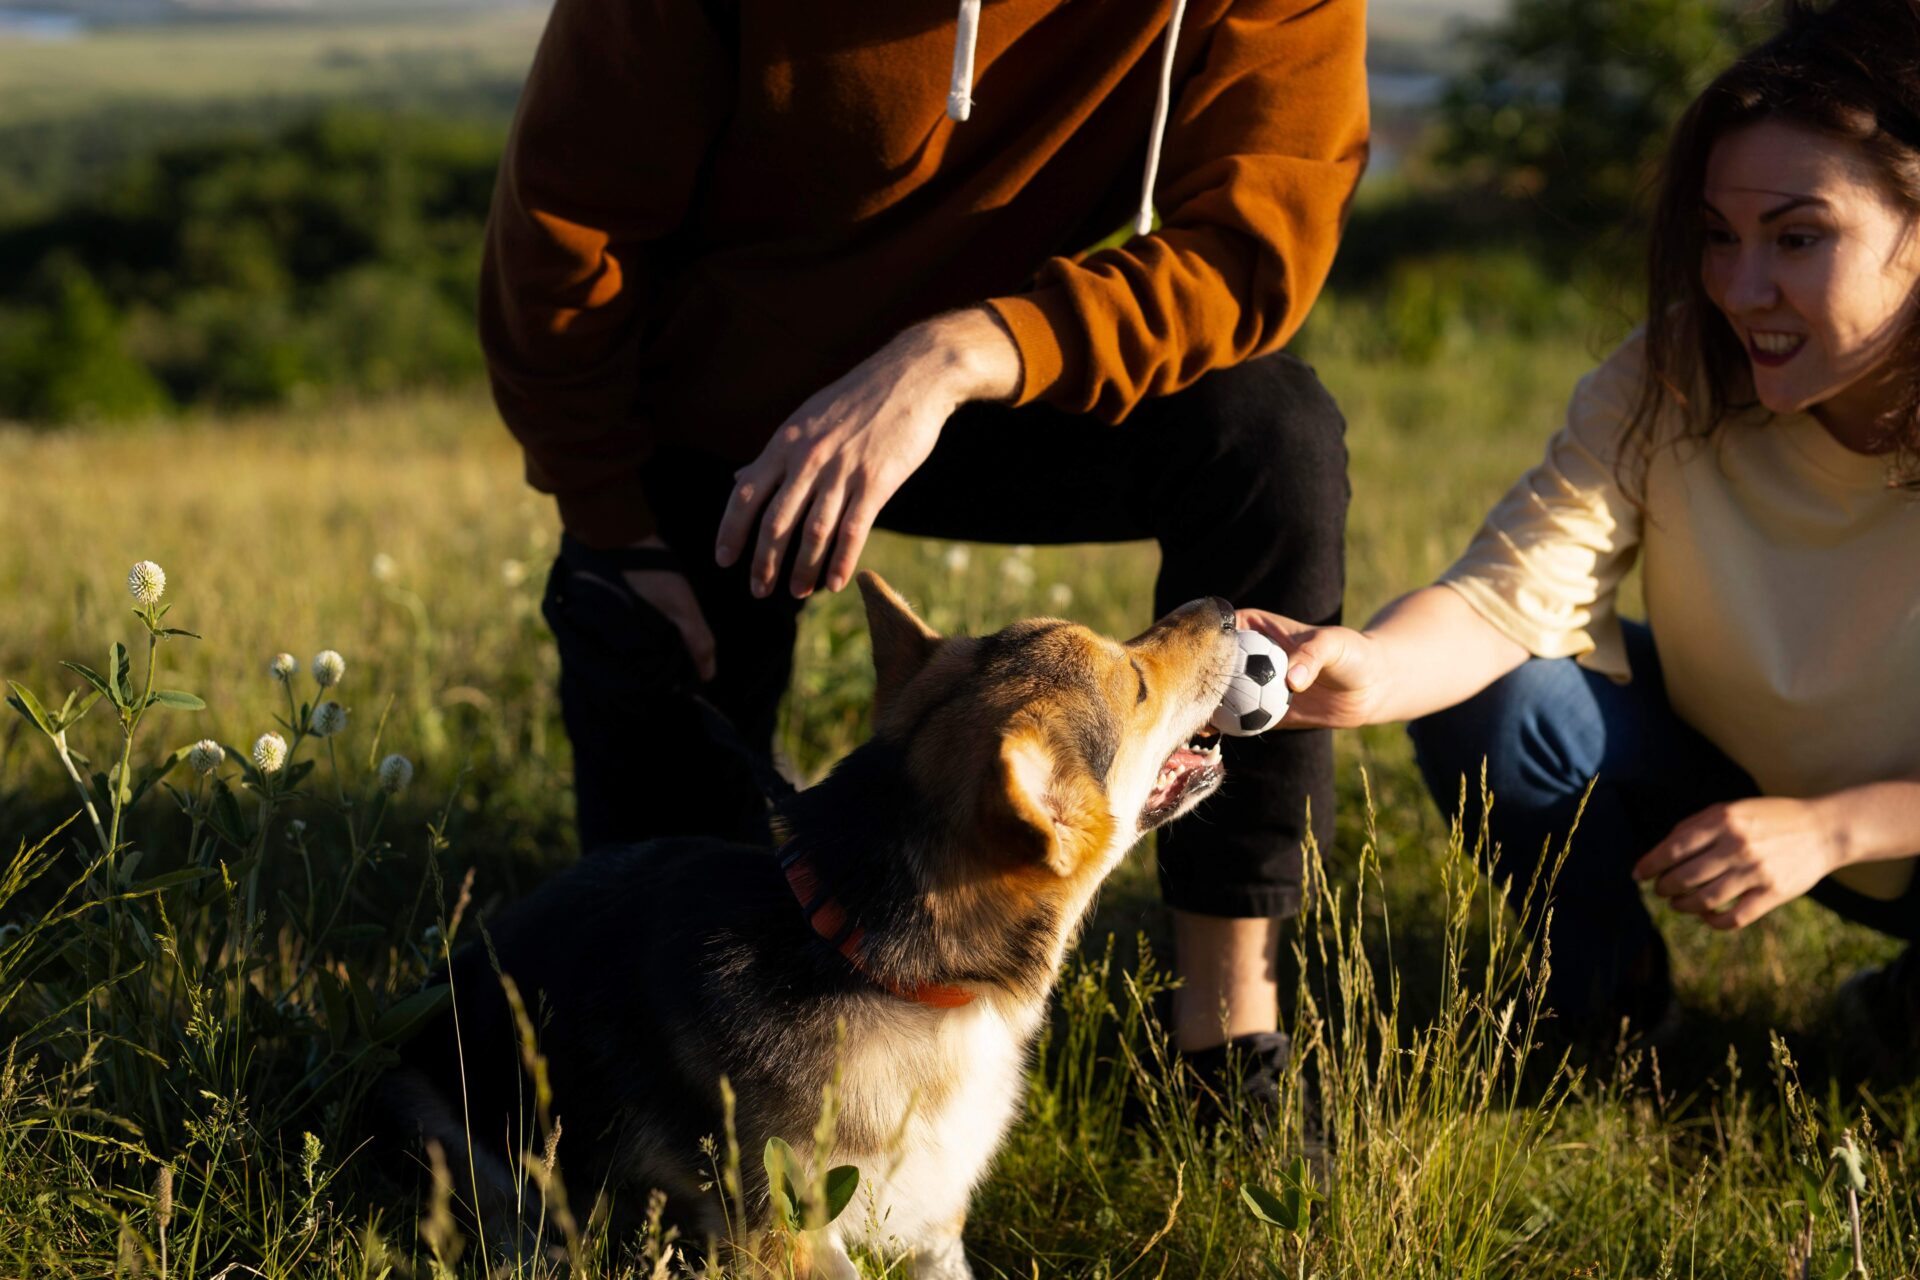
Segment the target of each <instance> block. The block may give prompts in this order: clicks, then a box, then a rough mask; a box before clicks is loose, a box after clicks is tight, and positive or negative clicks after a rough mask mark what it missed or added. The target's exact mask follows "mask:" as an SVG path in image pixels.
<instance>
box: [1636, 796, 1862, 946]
mask: <svg viewBox="0 0 1920 1280" xmlns="http://www.w3.org/2000/svg"><path fill="white" fill-rule="evenodd" d="M1844 860H1845V839H1844V835H1843V833H1842V832H1841V830H1840V828H1839V826H1838V825H1837V824H1836V823H1835V822H1834V820H1833V819H1832V818H1831V817H1829V816H1828V810H1827V809H1826V807H1825V806H1824V805H1822V804H1821V803H1820V802H1819V801H1817V800H1800V799H1794V798H1792V797H1789V796H1757V797H1754V798H1752V799H1748V800H1735V801H1733V802H1731V803H1728V804H1716V805H1713V806H1711V807H1709V808H1706V809H1702V810H1701V811H1700V812H1699V813H1696V814H1694V815H1693V816H1692V817H1691V818H1688V819H1686V820H1685V821H1684V822H1682V823H1680V825H1678V826H1676V827H1675V828H1674V829H1673V832H1672V834H1670V835H1669V836H1668V837H1667V838H1666V839H1665V840H1662V841H1661V842H1660V843H1659V844H1657V845H1655V846H1654V847H1653V848H1652V849H1650V850H1648V851H1647V853H1646V854H1645V856H1643V857H1642V858H1641V859H1640V861H1639V862H1637V863H1635V864H1634V867H1633V874H1634V878H1635V879H1637V880H1652V881H1653V888H1654V892H1656V893H1658V894H1659V895H1660V896H1661V897H1663V898H1665V899H1666V900H1667V902H1668V905H1670V906H1672V907H1673V909H1674V910H1675V911H1685V912H1687V913H1688V914H1689V915H1696V916H1699V917H1700V918H1701V919H1702V920H1704V921H1706V922H1707V923H1708V924H1709V925H1712V926H1713V927H1714V928H1716V929H1744V928H1745V927H1746V926H1748V925H1750V924H1752V923H1753V922H1754V921H1755V920H1758V919H1759V918H1760V917H1761V916H1764V915H1765V914H1767V912H1769V911H1771V910H1773V909H1774V908H1775V907H1777V906H1779V905H1780V904H1781V903H1783V902H1792V901H1793V900H1794V899H1795V898H1797V897H1799V896H1800V895H1801V894H1803V893H1805V892H1806V891H1807V890H1809V889H1811V888H1813V886H1814V885H1815V884H1817V883H1818V882H1819V881H1820V879H1821V878H1822V877H1823V876H1825V875H1827V874H1828V873H1829V872H1831V871H1832V870H1833V869H1834V868H1835V867H1837V866H1839V865H1841V863H1842V862H1843V861H1844Z"/></svg>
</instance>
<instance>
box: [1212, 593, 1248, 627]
mask: <svg viewBox="0 0 1920 1280" xmlns="http://www.w3.org/2000/svg"><path fill="white" fill-rule="evenodd" d="M1208 599H1209V600H1211V601H1212V603H1213V607H1214V608H1215V609H1218V610H1219V611H1220V629H1221V630H1222V631H1225V632H1227V633H1229V634H1231V633H1233V632H1235V631H1238V630H1239V629H1240V615H1239V614H1237V613H1235V612H1234V609H1233V602H1232V601H1231V600H1223V599H1221V598H1220V597H1219V596H1209V597H1208Z"/></svg>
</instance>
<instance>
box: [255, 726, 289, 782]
mask: <svg viewBox="0 0 1920 1280" xmlns="http://www.w3.org/2000/svg"><path fill="white" fill-rule="evenodd" d="M253 762H254V763H255V764H256V765H258V766H260V772H262V773H278V772H280V770H281V769H282V768H284V767H285V766H286V763H287V740H286V739H285V738H283V737H281V736H280V735H279V734H277V733H263V734H261V735H260V736H259V737H258V738H257V739H255V740H254V744H253Z"/></svg>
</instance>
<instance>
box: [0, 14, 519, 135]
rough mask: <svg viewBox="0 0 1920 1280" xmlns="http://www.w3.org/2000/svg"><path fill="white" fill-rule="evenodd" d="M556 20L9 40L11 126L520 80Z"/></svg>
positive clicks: (1, 63) (486, 18)
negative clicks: (97, 114) (126, 110)
mask: <svg viewBox="0 0 1920 1280" xmlns="http://www.w3.org/2000/svg"><path fill="white" fill-rule="evenodd" d="M545 20H546V15H545V13H544V11H543V10H540V9H537V8H528V9H519V10H506V11H501V12H491V13H436V14H434V15H433V16H431V17H426V18H407V17H402V16H390V17H384V18H380V17H375V18H369V17H365V16H359V17H355V18H353V19H352V20H350V21H342V22H333V23H329V22H319V21H315V22H295V21H287V22H273V23H232V24H206V25H192V26H162V27H119V28H112V29H109V30H106V31H102V32H98V33H94V34H89V35H87V36H85V37H83V38H80V39H75V40H66V41H49V42H38V41H7V40H0V125H6V124H18V123H24V122H29V121H41V120H48V119H57V118H60V117H63V116H70V115H75V114H79V113H84V112H93V111H99V110H104V109H110V108H113V107H117V106H124V105H127V104H131V103H139V102H157V103H163V104H165V103H171V104H181V105H186V104H191V105H194V106H207V105H210V104H217V103H220V102H223V101H224V102H234V103H239V102H242V101H245V100H248V99H261V98H267V99H273V98H308V97H311V98H335V99H341V98H344V99H351V98H353V97H355V96H357V95H360V94H364V93H367V92H377V93H382V94H391V93H393V92H396V91H399V90H404V91H405V92H406V93H407V94H409V95H417V96H419V97H422V98H424V97H428V96H431V95H432V94H434V93H435V92H451V91H464V90H468V89H471V88H472V87H473V86H475V85H479V84H488V83H506V84H509V85H511V84H517V83H518V82H519V80H520V78H521V77H522V76H523V75H524V74H525V71H526V67H527V64H528V62H529V61H530V60H531V59H532V56H533V48H534V44H535V43H536V41H537V40H538V39H539V34H540V29H541V27H542V26H543V25H544V23H545Z"/></svg>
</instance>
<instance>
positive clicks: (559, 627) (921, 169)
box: [480, 0, 1368, 1093]
mask: <svg viewBox="0 0 1920 1280" xmlns="http://www.w3.org/2000/svg"><path fill="white" fill-rule="evenodd" d="M1364 48H1365V19H1364V11H1363V6H1362V4H1361V2H1360V0H1191V4H1189V3H1188V0H1170V3H1150V2H1148V0H1127V2H1125V3H1121V2H1119V0H992V3H989V4H985V5H983V4H982V3H981V2H980V0H960V3H959V14H958V21H957V22H956V20H955V13H954V8H953V0H944V2H943V3H935V2H934V0H889V3H886V4H873V3H850V2H848V0H822V2H819V3H779V4H774V3H756V2H755V0H644V2H642V0H625V2H623V3H617V4H615V3H606V2H604V0H557V3H556V4H555V6H554V9H553V13H552V16H551V18H550V19H549V22H548V25H547V29H546V32H545V35H544V36H543V38H542V40H541V42H540V47H539V50H538V53H537V54H536V56H535V59H534V63H533V66H532V69H531V72H530V74H529V76H528V79H527V82H526V87H525V90H524V92H523V94H522V97H521V101H520V105H519V109H518V112H517V114H516V116H515V120H514V124H513V129H512V132H511V135H510V138H509V141H508V144H507V149H506V153H505V156H504V158H503V161H502V164H501V168H500V175H499V181H498V184H497V187H496V189H495V193H494V201H493V208H492V214H491V218H490V221H489V225H488V230H487V241H486V250H485V257H484V266H483V276H482V284H481V293H480V327H481V337H482V341H483V345H484V347H485V351H486V355H487V361H488V366H489V370H490V374H491V378H492V385H493V389H494V394H495V399H496V402H497V403H498V406H499V409H500V412H501V415H502V416H503V418H504V419H505V421H506V423H507V426H508V427H509V429H510V430H512V432H513V433H514V435H515V436H516V437H517V438H518V440H519V441H520V442H521V444H522V445H523V447H524V449H525V453H526V470H527V478H528V480H529V481H530V483H532V484H533V485H534V486H535V487H536V488H537V489H540V490H542V491H545V492H548V493H551V494H553V496H554V497H555V499H556V500H557V502H558V504H559V509H560V516H561V522H562V524H563V526H564V529H565V533H564V536H563V538H562V545H561V550H560V555H559V558H558V560H557V561H556V563H555V567H554V571H553V574H552V577H551V579H550V581H549V586H548V592H547V597H546V601H545V613H546V616H547V618H548V621H549V623H550V625H551V626H552V627H553V630H554V632H555V635H556V637H557V639H558V641H559V645H560V655H561V686H560V687H561V700H562V713H563V717H564V719H565V722H566V726H567V732H568V734H569V736H570V737H571V739H572V741H573V745H574V753H575V792H576V798H577V801H578V817H579V825H580V837H581V843H582V846H583V847H584V848H586V849H589V850H591V849H592V848H594V847H596V846H598V845H602V844H607V843H612V842H627V841H634V840H639V839H644V838H648V837H652V836H658V835H665V834H673V833H679V832H703V833H710V834H748V835H751V836H757V837H758V838H761V839H764V838H766V831H765V819H764V805H762V804H759V803H757V802H756V799H755V797H756V796H757V794H758V788H757V787H756V786H755V784H754V779H753V777H752V776H750V773H749V772H748V771H746V770H743V769H740V768H734V767H733V766H731V765H730V764H729V763H728V761H727V760H726V759H725V758H724V757H725V755H726V753H723V752H713V751H711V750H708V749H707V748H706V746H704V745H703V744H707V743H710V742H711V741H712V740H713V736H714V732H715V730H714V727H713V726H714V724H715V721H716V720H717V719H720V717H716V716H714V715H713V714H712V710H713V709H714V708H717V709H718V712H719V713H721V716H722V717H724V724H723V725H722V727H721V729H720V733H721V734H722V735H723V736H725V735H728V734H736V733H737V735H738V740H739V741H740V742H743V743H744V744H745V746H746V748H747V749H748V751H749V753H751V754H752V755H755V756H758V757H761V758H764V757H765V756H766V755H767V753H768V752H769V751H770V749H771V742H772V735H773V730H774V720H775V714H776V710H777V707H778V703H779V700H780V697H781V695H782V693H783V691H784V689H785V687H786V684H787V680H788V676H789V674H790V671H791V664H792V645H793V640H794V635H795V625H796V619H797V616H798V612H799V609H800V607H801V603H802V601H803V600H804V599H805V598H806V597H807V596H808V595H809V594H810V593H811V592H813V591H814V590H816V589H819V588H822V587H824V588H825V589H827V590H830V591H838V590H840V589H841V588H842V587H844V586H845V585H846V584H847V583H848V582H849V581H850V580H851V578H852V576H853V573H854V570H855V566H856V563H857V561H858V560H859V557H860V552H861V549H862V547H863V545H864V544H865V541H866V539H867V536H868V533H869V531H870V530H871V529H872V528H874V527H876V526H878V527H884V528H889V529H893V530H897V531H901V532H906V533H912V534H920V535H928V536H941V537H953V538H968V539H976V540H985V541H997V542H1010V543H1061V542H1086V541H1113V540H1130V539H1140V538H1149V537H1150V538H1154V539H1155V540H1157V541H1158V543H1159V545H1160V548H1161V552H1162V561H1161V567H1160V573H1159V579H1158V583H1157V585H1156V589H1155V597H1156V608H1157V609H1158V610H1159V611H1162V612H1164V611H1165V610H1167V609H1169V608H1171V607H1173V606H1174V605H1177V604H1179V603H1181V602H1183V601H1185V600H1188V599H1191V598H1194V597H1198V596H1203V595H1220V596H1224V597H1226V598H1228V599H1230V600H1232V601H1234V602H1235V603H1236V604H1238V605H1241V606H1253V607H1259V608H1264V609H1270V610H1272V611H1275V612H1277V613H1282V614H1285V615H1286V616H1288V617H1291V618H1297V619H1301V620H1307V621H1311V622H1314V623H1317V624H1333V623H1336V622H1338V620H1339V618H1340V606H1341V595H1342V589H1343V584H1344V566H1343V560H1342V540H1343V538H1344V533H1345V517H1346V504H1347V496H1348V488H1347V479H1346V449H1345V444H1344V423H1343V421H1342V419H1341V416H1340V414H1339V411H1338V409H1337V407H1336V406H1335V404H1334V403H1333V401H1332V399H1331V397H1329V396H1328V394H1327V392H1326V391H1325V389H1324V388H1323V387H1322V386H1321V385H1320V383H1319V382H1318V381H1317V379H1316V378H1315V377H1314V375H1313V373H1312V371H1311V370H1310V369H1308V368H1307V367H1306V366H1305V365H1303V364H1302V363H1300V362H1299V361H1298V360H1296V359H1294V358H1293V357H1291V356H1289V355H1287V354H1285V353H1284V352H1282V351H1281V348H1282V347H1283V346H1284V345H1285V344H1286V342H1287V340H1288V339H1289V338H1290V337H1291V336H1292V335H1293V334H1294V333H1295V332H1296V331H1297V330H1298V328H1299V327H1300V324H1301V322H1302V320H1303V319H1304V318H1305V317H1306V314H1307V310H1308V308H1309V307H1310V306H1311V305H1312V303H1313V301H1314V299H1315V297H1316V296H1317V294H1318V293H1319V290H1320V288H1321V286H1322V284H1323V283H1324V281H1325V279H1326V276H1327V272H1328V270H1329V268H1330V266H1331V263H1332V260H1333V255H1334V249H1335V245H1336V243H1337V241H1338V238H1339V233H1340V229H1341V226H1342V223H1343V220H1344V217H1345V213H1346V209H1347V205H1348V202H1349V200H1350V198H1351V196H1352V194H1353V190H1354V187H1355V185H1356V184H1357V182H1358V181H1359V177H1360V173H1361V170H1362V168H1363V166H1364V164H1365V160H1366V154H1367V136H1368V135H1367V102H1366V78H1365V68H1364V61H1363V58H1364ZM1155 211H1157V224H1156V220H1155V216H1154V215H1155ZM1129 231H1130V234H1129ZM1102 243H1104V245H1105V247H1099V248H1096V249H1089V248H1087V246H1090V245H1096V244H1102ZM1226 753H1227V755H1228V756H1229V757H1230V758H1229V760H1228V765H1229V768H1230V770H1231V772H1232V773H1233V775H1234V776H1235V779H1236V781H1235V783H1234V784H1233V785H1231V786H1230V787H1228V788H1227V789H1226V790H1225V791H1224V792H1223V793H1222V794H1221V795H1220V796H1218V797H1216V798H1215V799H1214V800H1212V801H1211V802H1210V804H1209V811H1208V816H1209V821H1207V822H1204V823H1192V824H1188V825H1187V826H1186V827H1184V828H1183V829H1181V830H1179V831H1178V832H1174V833H1168V834H1165V835H1164V836H1163V837H1162V840H1161V843H1160V847H1159V860H1160V861H1159V868H1160V877H1161V885H1162V892H1163V896H1164V898H1165V900H1166V902H1167V903H1168V904H1169V906H1170V907H1171V908H1172V909H1173V914H1174V938H1175V964H1176V967H1177V968H1178V970H1179V972H1180V973H1181V974H1182V975H1183V977H1184V978H1185V980H1186V982H1185V985H1184V986H1183V987H1182V988H1181V989H1180V990H1179V991H1178V992H1177V993H1176V995H1175V1000H1174V1007H1173V1011H1172V1017H1173V1022H1174V1028H1173V1029H1174V1032H1175V1036H1176V1041H1177V1043H1178V1046H1179V1047H1180V1049H1181V1050H1182V1051H1183V1052H1184V1053H1186V1054H1187V1055H1188V1060H1189V1062H1191V1063H1192V1064H1193V1065H1194V1066H1195V1068H1196V1069H1197V1070H1198V1071H1200V1072H1201V1073H1202V1074H1203V1075H1206V1074H1213V1075H1219V1074H1220V1073H1221V1072H1222V1071H1223V1070H1224V1069H1225V1068H1226V1066H1227V1064H1228V1062H1229V1061H1230V1060H1232V1061H1234V1062H1237V1063H1239V1064H1240V1067H1241V1068H1243V1069H1244V1070H1245V1071H1246V1073H1247V1079H1248V1086H1247V1087H1250V1088H1252V1089H1253V1090H1254V1091H1255V1092H1256V1093H1258V1092H1261V1091H1262V1090H1264V1089H1269V1088H1270V1081H1267V1082H1266V1083H1263V1081H1266V1080H1267V1077H1270V1075H1271V1071H1272V1069H1273V1068H1274V1067H1275V1066H1276V1065H1277V1064H1278V1063H1279V1062H1280V1061H1281V1060H1283V1058H1284V1055H1285V1053H1286V1051H1287V1044H1286V1038H1285V1036H1284V1034H1283V1033H1281V1032H1280V1030H1279V1027H1278V1007H1277V992H1276V989H1275V980H1274V960H1275V956H1276V954H1277V949H1278V937H1279V928H1280V922H1281V921H1282V920H1283V919H1284V918H1285V917H1287V916H1290V915H1291V914H1293V913H1294V912H1296V911H1297V909H1298V905H1299V895H1300V876H1301V861H1300V859H1301V844H1302V841H1303V839H1304V838H1305V836H1306V834H1307V828H1308V813H1309V802H1311V810H1310V811H1311V822H1312V826H1313V829H1314V831H1315V834H1316V835H1317V836H1318V838H1319V840H1320V842H1321V843H1322V844H1323V845H1325V844H1326V843H1327V842H1328V840H1329V837H1330V834H1331V821H1332V816H1333V780H1332V747H1331V742H1330V738H1329V735H1328V734H1327V733H1326V732H1325V731H1318V732H1311V733H1291V734H1270V735H1267V736H1265V737H1260V738H1248V739H1237V740H1233V741H1231V742H1229V743H1228V744H1226ZM732 815H748V816H747V817H746V818H744V819H735V818H733V817H732ZM743 820H744V821H746V823H747V828H746V830H745V831H744V832H743V831H740V830H736V829H733V827H732V826H731V825H730V822H737V821H743ZM1223 1042H1224V1043H1223ZM1227 1043H1230V1044H1231V1045H1232V1046H1233V1049H1232V1053H1231V1058H1230V1055H1229V1050H1228V1049H1227V1048H1226V1047H1225V1045H1226V1044H1227Z"/></svg>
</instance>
